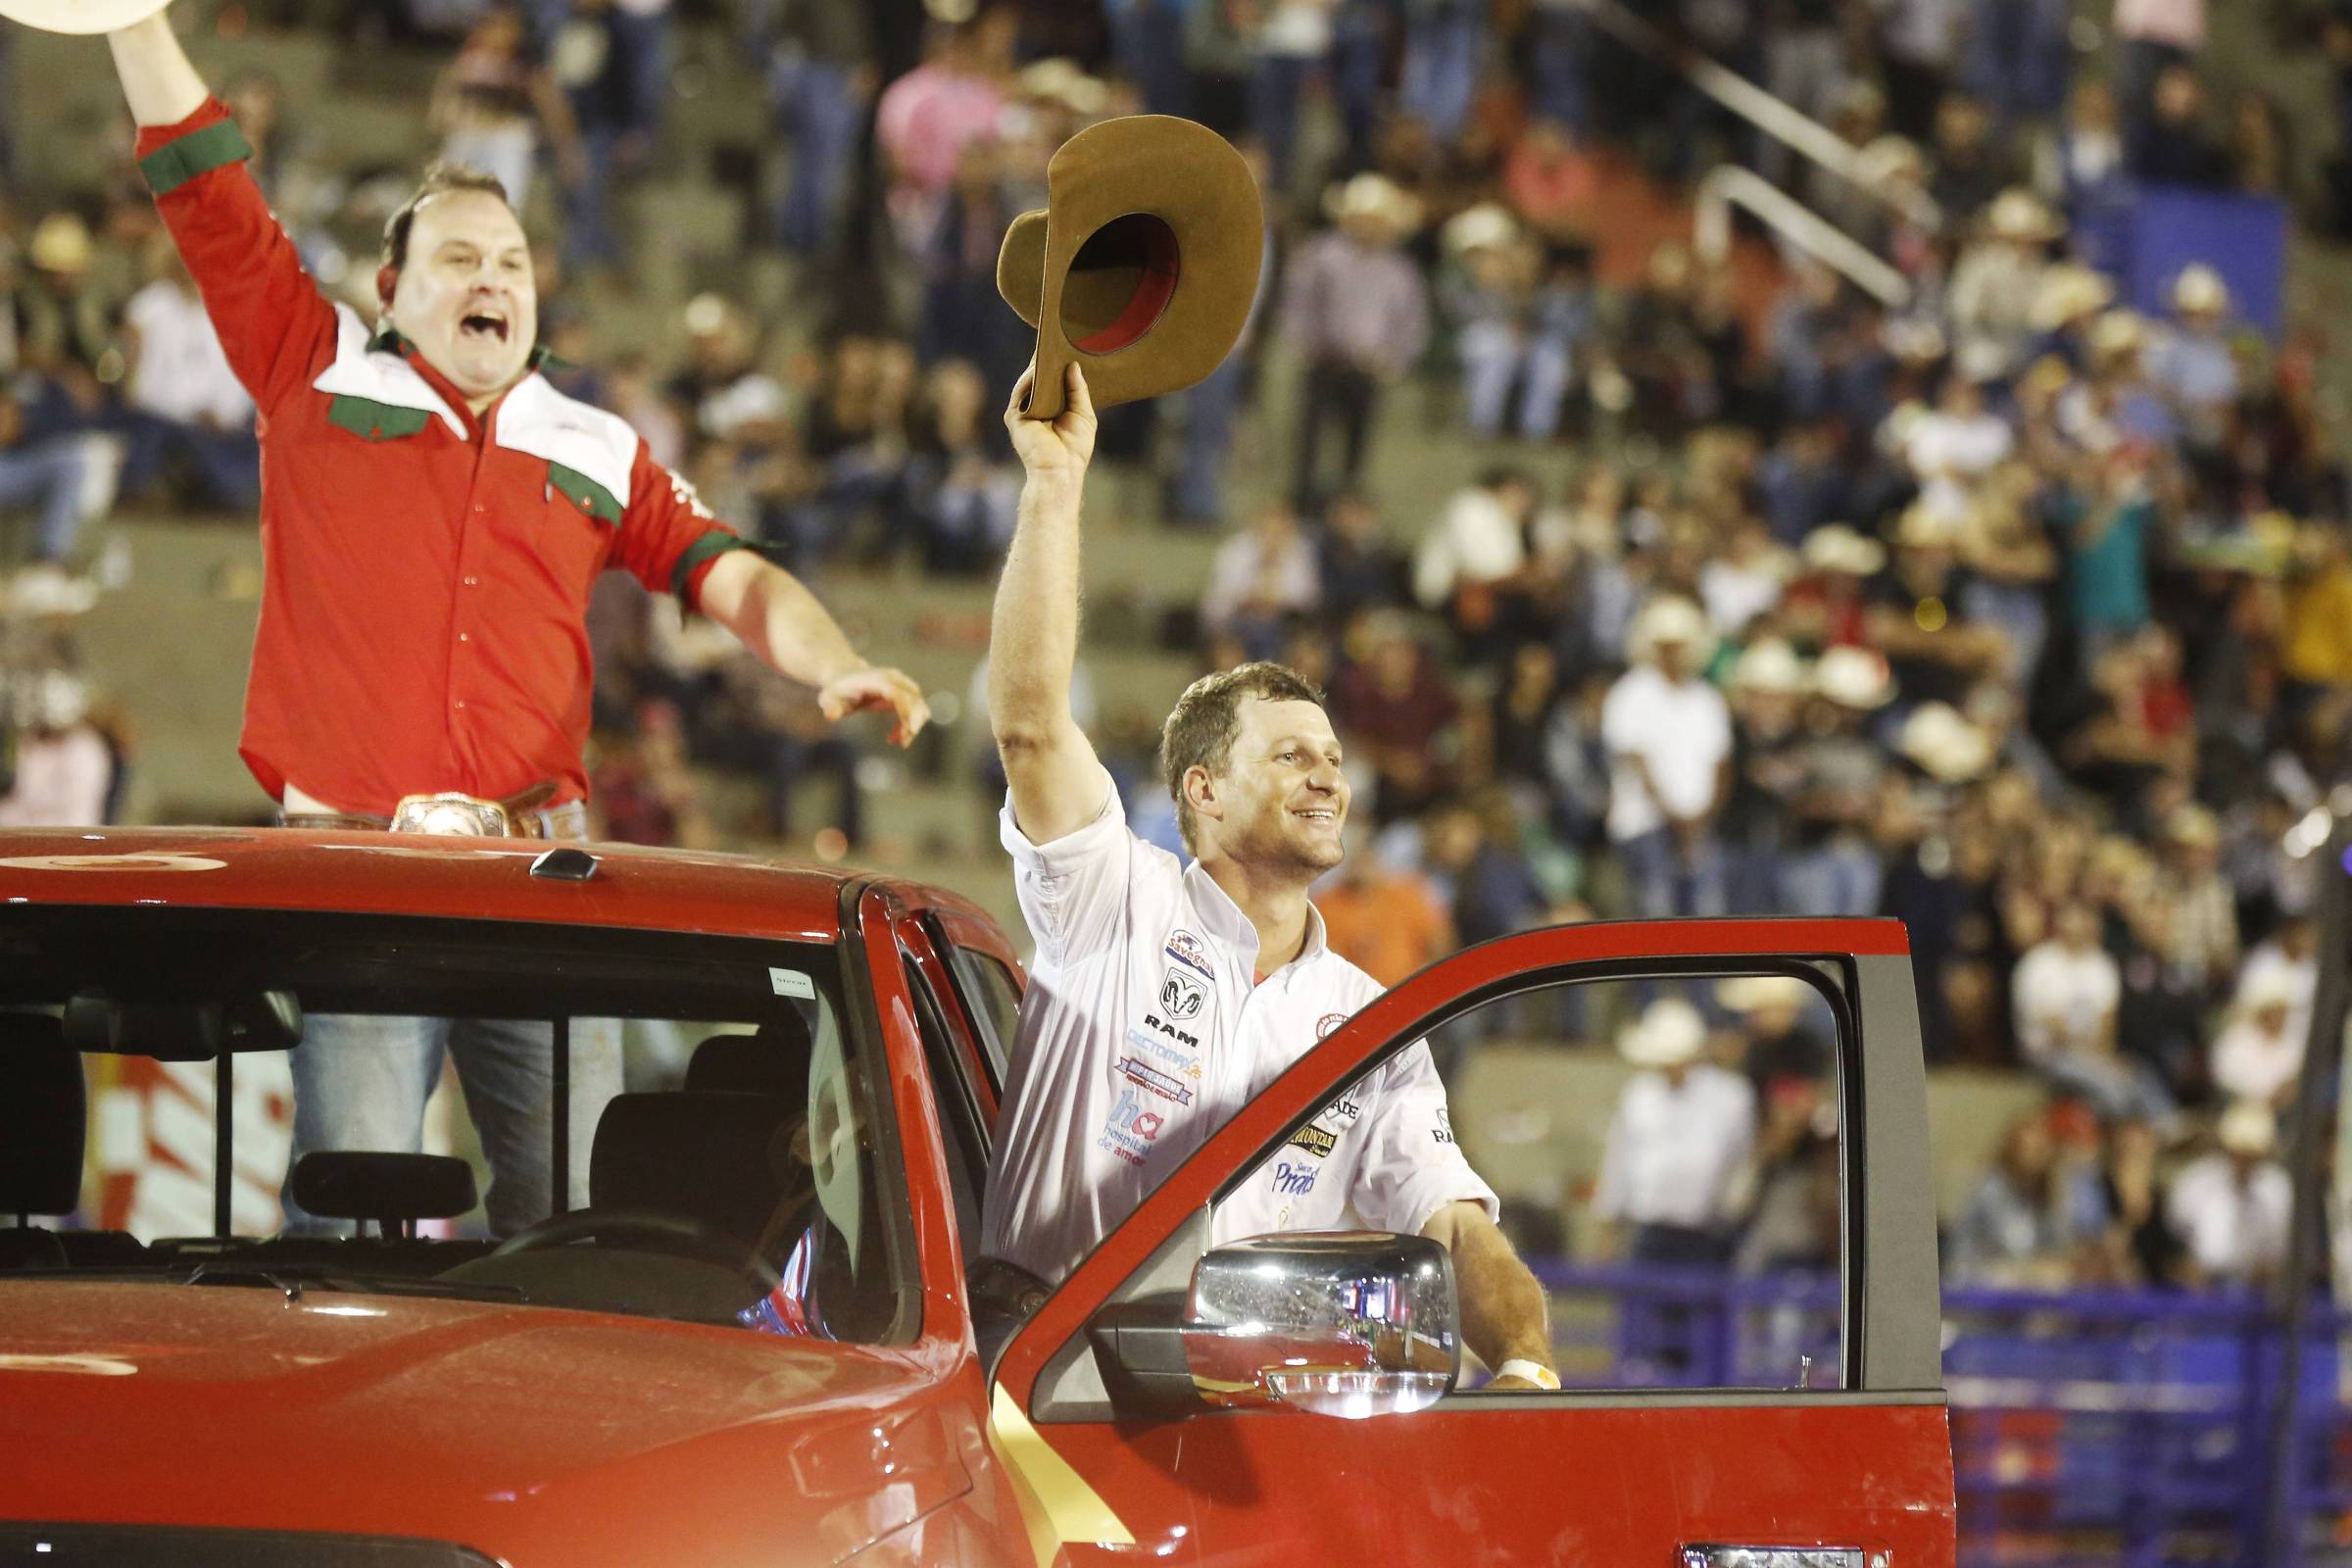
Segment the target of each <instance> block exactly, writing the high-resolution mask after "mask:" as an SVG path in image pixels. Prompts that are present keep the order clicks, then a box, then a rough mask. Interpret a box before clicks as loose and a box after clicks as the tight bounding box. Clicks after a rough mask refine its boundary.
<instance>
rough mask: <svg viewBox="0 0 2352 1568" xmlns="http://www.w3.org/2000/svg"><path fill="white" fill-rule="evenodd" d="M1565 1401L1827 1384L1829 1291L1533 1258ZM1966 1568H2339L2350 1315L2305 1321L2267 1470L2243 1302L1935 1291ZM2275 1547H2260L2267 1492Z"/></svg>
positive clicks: (2251, 1307)
mask: <svg viewBox="0 0 2352 1568" xmlns="http://www.w3.org/2000/svg"><path fill="white" fill-rule="evenodd" d="M1535 1269H1536V1274H1537V1276H1538V1278H1540V1279H1541V1280H1542V1281H1543V1282H1544V1287H1545V1288H1546V1290H1548V1291H1549V1292H1550V1293H1551V1299H1552V1316H1553V1338H1554V1341H1555V1347H1556V1349H1557V1352H1558V1355H1559V1359H1560V1368H1561V1379H1562V1382H1563V1384H1565V1385H1566V1386H1568V1387H1570V1388H1588V1389H1602V1388H1609V1389H1627V1388H1798V1387H1804V1386H1811V1387H1815V1388H1827V1387H1832V1386H1834V1385H1835V1383H1836V1381H1837V1368H1838V1282H1837V1280H1836V1279H1835V1278H1834V1277H1831V1276H1824V1275H1820V1274H1808V1273H1785V1274H1753V1275H1750V1274H1739V1273H1733V1272H1730V1271H1725V1270H1716V1269H1691V1268H1657V1267H1643V1266H1639V1265H1599V1266H1583V1265H1572V1264H1567V1263H1560V1262H1549V1261H1544V1260H1537V1261H1536V1263H1535ZM1943 1320H1944V1321H1943V1369H1944V1383H1945V1387H1946V1389H1947V1390H1948V1391H1949V1393H1950V1397H1951V1418H1952V1450H1953V1464H1954V1471H1955V1481H1956V1485H1957V1490H1958V1503H1959V1516H1960V1563H1961V1564H1962V1568H1992V1565H2000V1568H2078V1565H2081V1568H2087V1565H2090V1564H2100V1565H2120V1568H2171V1565H2175V1564H2182V1565H2185V1564H2196V1565H2199V1568H2225V1565H2229V1568H2253V1565H2255V1564H2263V1565H2266V1568H2338V1565H2345V1568H2352V1421H2347V1420H2346V1418H2345V1411H2344V1407H2343V1406H2344V1400H2343V1399H2342V1397H2340V1396H2339V1392H2338V1379H2339V1359H2338V1354H2337V1344H2338V1339H2339V1337H2340V1336H2342V1335H2344V1334H2346V1333H2347V1332H2352V1314H2347V1313H2339V1312H2337V1311H2335V1310H2333V1309H2332V1308H2331V1307H2329V1308H2325V1309H2321V1310H2315V1311H2314V1312H2313V1314H2312V1316H2311V1319H2310V1322H2309V1325H2308V1334H2309V1339H2308V1341H2307V1343H2306V1345H2305V1347H2304V1349H2303V1352H2302V1354H2301V1355H2300V1356H2299V1357H2297V1359H2298V1360H2299V1362H2300V1367H2299V1371H2298V1373H2297V1374H2296V1375H2299V1376H2300V1378H2301V1379H2302V1382H2301V1398H2300V1399H2299V1400H2298V1402H2297V1405H2296V1420H2295V1429H2294V1432H2293V1434H2292V1436H2291V1439H2290V1440H2289V1442H2288V1443H2287V1445H2286V1451H2285V1457H2284V1463H2285V1465H2286V1474H2285V1475H2284V1477H2283V1478H2280V1477H2278V1464H2276V1463H2274V1461H2273V1453H2272V1450H2273V1448H2274V1446H2275V1435H2274V1429H2275V1427H2276V1413H2277V1410H2278V1400H2279V1396H2280V1394H2281V1392H2282V1391H2283V1390H2284V1388H2285V1379H2286V1377H2287V1376H2288V1375H2289V1374H2288V1370H2287V1368H2286V1366H2285V1364H2284V1363H2285V1360H2286V1357H2285V1355H2284V1354H2283V1350H2282V1346H2283V1339H2282V1335H2281V1332H2280V1330H2279V1327H2278V1323H2277V1321H2276V1318H2275V1315H2274V1311H2273V1309H2272V1307H2271V1306H2270V1304H2269V1303H2267V1302H2266V1301H2265V1300H2264V1299H2262V1298H2261V1297H2259V1296H2255V1295H2253V1294H2250V1293H2212V1294H2196V1295H2191V1294H2188V1293H2184V1292H2173V1291H2070V1292H2036V1291H2022V1290H1995V1289H1985V1288H1975V1287H1964V1288H1958V1289H1946V1290H1945V1292H1944V1295H1943ZM2281 1483H2282V1484H2283V1485H2284V1486H2285V1488H2286V1489H2287V1511H2286V1517H2288V1518H2290V1519H2292V1520H2294V1521H2296V1522H2297V1528H2296V1529H2295V1530H2294V1532H2293V1535H2292V1539H2290V1540H2287V1541H2282V1542H2279V1543H2278V1544H2277V1545H2276V1546H2275V1547H2272V1546H2266V1544H2265V1540H2264V1537H2265V1532H2266V1520H2267V1519H2268V1517H2269V1514H2270V1509H2271V1507H2272V1499H2273V1494H2274V1490H2275V1488H2276V1487H2277V1486H2278V1485H2279V1484H2281Z"/></svg>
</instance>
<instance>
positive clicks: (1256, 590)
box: [1201, 501, 1323, 659]
mask: <svg viewBox="0 0 2352 1568" xmlns="http://www.w3.org/2000/svg"><path fill="white" fill-rule="evenodd" d="M1322 602H1323V584H1322V575H1321V572H1320V571H1319V569H1318V568H1317V565H1316V562H1315V547H1314V545H1313V543H1312V542H1310V541H1309V540H1308V539H1307V537H1306V533H1305V530H1303V529H1301V528H1300V527H1299V514H1298V513H1297V512H1296V511H1294V510H1292V508H1291V507H1290V505H1289V504H1288V503H1287V502H1282V501H1276V502H1273V503H1272V504H1270V505H1269V506H1267V508H1266V509H1265V511H1263V512H1261V513H1259V514H1258V517H1257V521H1256V522H1255V523H1254V524H1252V525H1251V526H1250V527H1248V528H1245V529H1238V530H1236V531H1235V532H1234V533H1233V534H1232V535H1231V536H1230V537H1228V538H1227V539H1226V540H1225V542H1224V543H1223V544H1221V545H1219V546H1218V547H1217V554H1216V559H1215V560H1214V561H1212V562H1211V563H1210V564H1209V568H1208V586H1207V588H1206V589H1204V590H1203V591H1202V592H1201V630H1203V631H1205V632H1206V633H1207V634H1208V635H1209V636H1210V637H1230V638H1232V639H1234V640H1235V641H1237V642H1239V643H1240V644H1241V645H1242V648H1243V650H1244V652H1245V653H1246V654H1247V655H1248V657H1250V658H1251V659H1270V658H1272V657H1273V656H1274V655H1275V653H1276V652H1277V651H1279V649H1280V647H1281V644H1282V634H1283V629H1284V622H1285V621H1286V620H1287V619H1289V618H1290V617H1292V616H1294V615H1311V614H1313V613H1315V611H1316V610H1317V609H1318V608H1319V607H1320V606H1321V605H1322Z"/></svg>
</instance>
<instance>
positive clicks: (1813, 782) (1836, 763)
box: [1781, 647, 1894, 915]
mask: <svg viewBox="0 0 2352 1568" xmlns="http://www.w3.org/2000/svg"><path fill="white" fill-rule="evenodd" d="M1893 699H1894V682H1893V680H1892V679H1891V678H1890V677H1889V676H1888V674H1887V662H1886V661H1885V660H1884V659H1882V658H1880V657H1879V656H1878V655H1877V654H1875V653H1872V652H1871V651H1870V650H1868V649H1866V648H1849V647H1838V648H1833V649H1830V650H1829V651H1828V652H1827V653H1825V654H1823V655H1822V656H1821V660H1820V662H1818V663H1816V664H1815V665H1814V666H1813V702H1812V704H1811V706H1810V707H1809V708H1808V709H1807V711H1806V728H1807V731H1808V735H1807V738H1806V740H1805V742H1804V743H1803V745H1802V746H1801V747H1800V748H1799V751H1798V756H1797V759H1796V761H1797V765H1798V766H1799V767H1801V769H1802V773H1801V782H1800V783H1799V784H1798V786H1797V789H1796V792H1795V795H1794V797H1793V799H1792V801H1791V803H1790V804H1791V807H1792V809H1793V811H1794V815H1795V818H1796V828H1797V832H1796V847H1795V849H1794V850H1793V851H1792V852H1791V853H1790V854H1789V857H1788V858H1787V859H1786V861H1785V862H1784V865H1783V869H1782V876H1781V885H1782V891H1783V893H1784V895H1785V896H1786V898H1787V899H1788V902H1789V909H1790V910H1791V911H1792V912H1794V913H1798V914H1834V915H1864V914H1876V913H1878V910H1879V883H1880V879H1881V876H1882V874H1883V867H1882V865H1881V863H1880V860H1879V855H1878V850H1877V848H1876V846H1874V845H1873V844H1872V843H1871V840H1870V827H1871V823H1872V820H1873V818H1874V817H1875V815H1876V813H1877V810H1878V805H1879V793H1880V788H1881V786H1882V785H1883V784H1884V782H1885V780H1886V776H1887V755H1886V753H1885V751H1884V750H1883V749H1882V748H1881V747H1880V746H1879V745H1878V744H1877V743H1876V742H1874V741H1873V740H1872V739H1871V737H1870V735H1869V734H1868V733H1867V731H1866V729H1865V727H1864V726H1865V725H1866V724H1867V723H1868V721H1869V719H1870V715H1871V714H1873V713H1875V712H1877V711H1879V710H1880V709H1882V708H1884V707H1886V706H1887V704H1888V703H1889V702H1891V701H1893Z"/></svg>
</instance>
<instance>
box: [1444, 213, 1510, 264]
mask: <svg viewBox="0 0 2352 1568" xmlns="http://www.w3.org/2000/svg"><path fill="white" fill-rule="evenodd" d="M1439 233H1440V235H1441V237H1442V238H1443V239H1444V241H1445V245H1446V251H1447V253H1448V254H1450V255H1454V256H1460V255H1464V254H1466V253H1468V252H1470V251H1475V250H1493V249H1495V248H1497V247H1499V246H1504V245H1508V244H1509V243H1511V241H1513V240H1515V239H1517V238H1518V237H1519V221H1518V220H1517V219H1515V218H1513V217H1512V216H1511V213H1510V209H1509V208H1507V207H1504V206H1502V205H1501V204H1500V203H1498V202H1480V203H1479V204H1478V205H1477V206H1475V207H1465V208H1463V209H1462V210H1461V211H1460V212H1458V213H1456V214H1454V215H1453V216H1452V217H1451V218H1449V219H1447V220H1446V226H1445V227H1444V228H1443V229H1441V230H1439Z"/></svg>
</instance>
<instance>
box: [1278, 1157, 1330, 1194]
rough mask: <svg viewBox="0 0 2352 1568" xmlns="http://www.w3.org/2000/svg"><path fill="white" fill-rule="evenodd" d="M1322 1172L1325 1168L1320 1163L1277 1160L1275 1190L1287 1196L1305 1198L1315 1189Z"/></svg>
mask: <svg viewBox="0 0 2352 1568" xmlns="http://www.w3.org/2000/svg"><path fill="white" fill-rule="evenodd" d="M1321 1174H1323V1168H1322V1167H1321V1166H1320V1165H1309V1164H1306V1163H1304V1162H1303V1161H1301V1162H1300V1163H1299V1164H1296V1165H1294V1164H1292V1163H1291V1162H1290V1161H1289V1160H1287V1159H1284V1160H1277V1161H1276V1162H1275V1165H1274V1191H1275V1192H1277V1193H1279V1194H1281V1195H1282V1196H1283V1197H1285V1198H1304V1197H1305V1196H1306V1195H1307V1194H1309V1193H1311V1192H1313V1191H1314V1190H1315V1178H1316V1177H1317V1176H1320V1175H1321Z"/></svg>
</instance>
